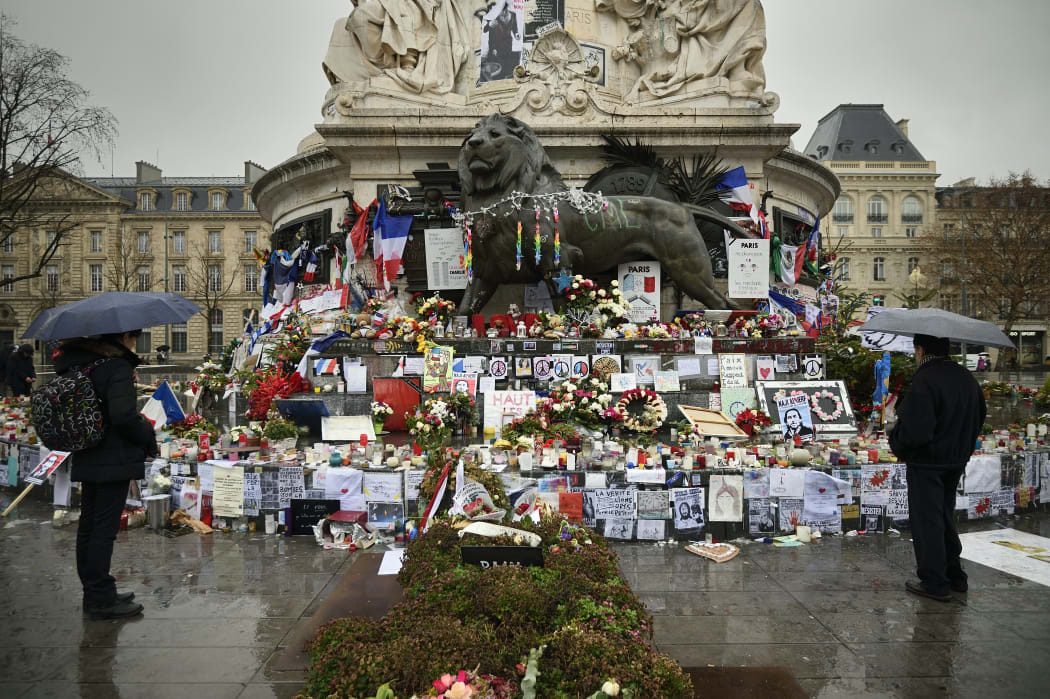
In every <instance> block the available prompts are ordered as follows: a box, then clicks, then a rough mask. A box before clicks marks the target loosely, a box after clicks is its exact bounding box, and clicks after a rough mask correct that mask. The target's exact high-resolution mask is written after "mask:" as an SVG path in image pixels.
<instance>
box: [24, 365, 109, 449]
mask: <svg viewBox="0 0 1050 699" xmlns="http://www.w3.org/2000/svg"><path fill="white" fill-rule="evenodd" d="M104 361H106V360H105V359H99V360H97V361H94V362H92V363H91V364H88V365H87V366H86V367H84V368H81V367H78V366H75V367H72V368H71V369H70V370H69V371H67V372H65V373H63V374H59V375H58V376H56V377H55V378H53V379H51V380H50V381H48V382H47V383H46V384H44V385H43V386H41V387H40V388H39V389H37V390H36V391H33V395H32V398H31V399H30V403H31V405H32V407H33V427H34V428H36V434H37V437H39V438H40V441H41V442H43V444H44V446H45V447H47V448H48V449H51V450H52V451H70V452H73V451H80V450H81V449H90V448H91V447H94V446H98V444H100V443H101V442H102V437H103V434H104V426H103V423H102V402H101V401H100V400H99V397H98V394H97V393H96V392H95V385H94V384H93V383H92V382H91V377H90V376H89V374H90V373H91V370H92V369H94V368H95V367H97V366H98V365H99V364H101V363H102V362H104Z"/></svg>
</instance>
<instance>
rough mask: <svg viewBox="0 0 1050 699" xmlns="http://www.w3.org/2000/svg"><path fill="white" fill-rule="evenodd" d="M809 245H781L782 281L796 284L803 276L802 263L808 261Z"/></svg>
mask: <svg viewBox="0 0 1050 699" xmlns="http://www.w3.org/2000/svg"><path fill="white" fill-rule="evenodd" d="M806 247H807V245H781V246H780V281H782V282H784V283H785V284H794V283H796V282H798V280H799V277H801V276H802V265H803V264H805V262H806Z"/></svg>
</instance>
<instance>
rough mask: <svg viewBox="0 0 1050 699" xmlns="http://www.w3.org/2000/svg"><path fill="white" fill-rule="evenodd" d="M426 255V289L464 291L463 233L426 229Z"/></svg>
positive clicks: (459, 231) (444, 229) (465, 281)
mask: <svg viewBox="0 0 1050 699" xmlns="http://www.w3.org/2000/svg"><path fill="white" fill-rule="evenodd" d="M423 236H424V237H423V241H424V245H425V248H426V255H427V288H428V289H433V290H443V289H466V288H467V270H466V268H465V267H464V265H463V231H462V230H460V229H459V228H428V229H426V230H425V231H423Z"/></svg>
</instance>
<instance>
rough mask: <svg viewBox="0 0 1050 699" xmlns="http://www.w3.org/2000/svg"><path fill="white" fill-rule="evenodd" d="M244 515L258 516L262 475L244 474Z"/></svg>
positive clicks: (252, 472) (249, 472)
mask: <svg viewBox="0 0 1050 699" xmlns="http://www.w3.org/2000/svg"><path fill="white" fill-rule="evenodd" d="M243 497H244V514H245V515H246V516H249V517H254V516H255V515H257V514H259V507H260V501H261V500H262V474H261V473H255V472H254V471H247V472H245V473H244V495H243Z"/></svg>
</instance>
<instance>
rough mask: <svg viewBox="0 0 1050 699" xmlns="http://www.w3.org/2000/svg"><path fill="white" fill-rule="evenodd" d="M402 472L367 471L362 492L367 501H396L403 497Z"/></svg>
mask: <svg viewBox="0 0 1050 699" xmlns="http://www.w3.org/2000/svg"><path fill="white" fill-rule="evenodd" d="M401 481H402V476H401V474H400V473H396V472H395V473H373V472H371V471H369V472H366V473H365V475H364V482H363V484H362V486H361V492H363V493H364V494H365V500H366V501H367V502H396V501H398V500H400V499H401Z"/></svg>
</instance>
